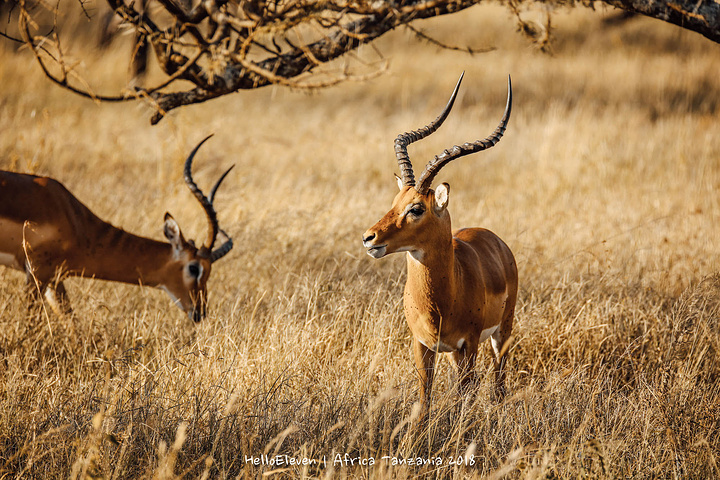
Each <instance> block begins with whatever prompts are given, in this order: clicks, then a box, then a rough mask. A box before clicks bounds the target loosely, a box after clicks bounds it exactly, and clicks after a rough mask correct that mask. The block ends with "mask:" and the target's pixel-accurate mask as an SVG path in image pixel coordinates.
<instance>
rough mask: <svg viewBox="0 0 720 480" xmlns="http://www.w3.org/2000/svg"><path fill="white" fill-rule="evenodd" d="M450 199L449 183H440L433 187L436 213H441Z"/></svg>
mask: <svg viewBox="0 0 720 480" xmlns="http://www.w3.org/2000/svg"><path fill="white" fill-rule="evenodd" d="M449 200H450V185H448V184H447V183H441V184H440V185H438V187H437V188H436V189H435V209H436V210H437V212H438V213H441V212H442V211H443V210H445V209H446V208H447V206H448V201H449Z"/></svg>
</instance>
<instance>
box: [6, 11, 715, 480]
mask: <svg viewBox="0 0 720 480" xmlns="http://www.w3.org/2000/svg"><path fill="white" fill-rule="evenodd" d="M603 14H604V13H603V12H589V11H581V10H575V11H572V12H560V13H558V14H556V16H555V18H554V25H555V26H556V30H555V32H554V34H555V43H554V45H553V54H551V55H547V54H541V53H539V52H537V51H535V50H534V49H533V48H532V47H531V46H530V45H529V44H528V42H527V40H526V39H524V38H523V37H521V36H520V35H518V34H517V33H515V31H514V24H513V20H512V18H511V17H510V15H509V14H508V13H507V11H506V10H504V9H502V8H500V7H482V8H473V9H470V10H468V11H466V12H463V13H461V14H458V15H453V16H449V17H446V18H442V19H436V20H433V21H429V22H426V23H424V24H423V25H422V28H424V29H427V30H428V31H429V32H431V33H432V34H434V35H437V36H439V37H440V38H444V39H452V41H453V42H455V43H470V44H473V45H480V46H482V45H494V46H496V47H497V48H496V50H494V51H492V52H490V53H486V54H482V55H478V56H474V57H470V56H467V55H465V54H462V53H459V52H451V51H446V50H438V49H437V48H436V47H434V46H431V45H428V44H425V43H422V42H419V41H417V40H415V39H414V38H412V36H411V35H410V34H408V33H405V32H401V31H398V32H395V33H393V34H392V35H391V36H389V37H387V38H384V39H382V41H381V42H379V44H378V46H379V48H380V50H382V51H383V53H384V55H385V56H386V58H388V59H389V61H390V69H389V72H388V73H387V74H386V75H383V76H381V77H379V78H377V79H375V80H373V81H370V82H367V83H364V84H344V85H341V86H339V87H334V88H331V89H328V90H323V91H319V92H315V93H312V94H306V93H302V92H292V91H288V90H286V89H283V88H275V89H264V90H260V91H254V92H243V93H241V94H237V95H233V96H230V97H228V98H225V99H221V100H217V101H213V102H209V103H207V104H204V105H198V106H194V107H190V108H184V109H182V110H180V111H177V112H173V113H172V114H171V115H170V116H169V117H168V118H166V119H165V120H163V121H162V123H161V124H160V125H158V126H156V127H149V126H148V118H149V109H148V108H147V107H145V106H143V105H142V104H125V105H109V104H103V105H96V104H94V103H93V102H90V101H86V100H83V99H80V98H78V97H75V96H72V95H70V94H69V93H66V92H64V91H61V90H60V89H58V88H56V87H54V86H51V85H50V84H49V83H48V82H47V81H46V80H45V79H44V78H43V77H42V75H41V74H40V73H39V70H38V69H37V67H36V66H35V65H33V64H32V62H31V61H30V56H29V54H28V53H27V52H23V51H19V52H18V51H14V50H12V48H11V47H9V46H7V44H6V45H5V47H4V49H3V50H1V51H0V55H1V56H2V60H1V61H0V85H2V88H1V89H0V132H2V133H1V134H0V168H3V169H12V170H16V171H22V172H31V173H35V174H45V175H50V176H53V177H55V178H57V179H59V180H61V181H62V182H63V183H64V184H65V185H66V186H67V187H68V188H69V189H70V190H71V191H72V192H74V193H75V194H76V195H77V197H78V198H80V199H81V200H82V201H83V202H85V203H86V204H87V205H88V206H89V207H90V208H91V209H93V210H94V211H95V212H96V213H97V214H98V215H100V216H101V217H103V218H105V219H107V220H109V221H111V222H112V223H114V224H116V225H120V226H122V227H124V228H126V229H127V230H130V231H132V232H134V233H139V234H142V235H146V236H151V237H155V238H161V237H162V235H161V228H162V218H163V213H164V212H165V211H166V210H169V211H171V212H172V213H173V215H174V216H175V218H176V219H177V220H178V221H179V223H180V224H181V227H182V228H183V230H184V232H185V234H186V236H190V237H195V236H201V235H203V232H204V223H203V222H204V220H203V218H202V217H203V216H202V213H201V211H200V209H199V208H198V205H197V203H196V202H195V200H194V199H192V197H191V195H190V194H189V192H188V191H187V189H186V187H185V186H184V185H183V182H182V177H181V166H182V162H183V160H184V158H185V156H186V155H187V153H188V152H189V151H190V149H191V148H192V146H194V144H195V143H196V142H198V141H199V140H200V139H201V138H203V137H204V136H205V135H207V134H208V133H212V132H214V133H215V137H214V138H213V139H212V140H211V141H210V142H209V143H208V144H206V146H204V147H203V149H202V150H201V151H200V153H199V155H198V157H197V159H196V165H197V167H196V174H195V177H196V180H197V181H198V182H199V183H201V184H203V185H206V187H205V188H208V186H209V185H208V183H210V182H212V181H213V180H214V179H215V178H217V176H218V174H219V173H220V172H221V171H222V169H223V168H224V167H226V165H228V164H229V163H236V164H237V165H238V167H237V168H236V170H235V171H233V173H232V174H231V176H230V177H229V178H228V179H227V180H226V181H225V185H224V186H223V189H222V190H221V191H220V193H219V195H218V198H217V199H216V205H217V209H218V212H219V215H220V219H221V222H222V224H223V225H224V226H225V227H226V229H227V230H228V231H229V232H230V234H231V235H232V236H233V238H234V241H235V248H234V250H233V251H232V252H231V253H230V254H229V255H228V256H227V257H226V258H224V259H223V260H222V261H221V262H218V263H217V264H216V265H215V267H214V270H213V272H212V278H211V280H210V292H211V308H210V313H209V318H207V319H206V320H205V321H204V322H203V323H202V324H200V325H199V326H195V325H192V324H191V322H190V321H189V320H188V319H187V317H186V316H185V315H183V314H182V312H181V311H180V310H179V309H177V308H175V307H174V306H172V305H171V302H170V300H169V299H168V298H167V296H166V295H165V294H164V293H162V292H160V291H156V290H153V289H149V288H140V287H133V286H125V285H119V284H114V283H104V282H100V281H91V280H79V279H77V280H70V281H68V282H67V283H68V288H69V293H70V296H71V301H72V303H73V306H74V315H73V316H72V317H66V318H58V317H55V316H53V315H45V314H40V315H30V314H28V313H27V312H26V309H25V305H24V301H23V298H21V293H22V285H23V282H24V276H23V275H21V274H20V273H18V272H14V271H10V270H7V269H3V270H2V281H1V282H0V354H1V355H0V356H1V360H0V372H1V376H0V378H1V380H0V382H1V384H0V392H1V393H0V477H2V478H62V477H71V478H112V479H115V478H158V479H168V478H236V477H238V476H240V477H245V478H252V477H255V476H260V475H261V474H267V475H268V476H271V475H272V476H274V477H280V478H296V477H323V478H331V477H334V476H339V477H351V478H355V477H360V478H408V477H416V476H422V477H432V478H439V477H450V476H452V477H457V478H466V477H489V478H501V477H508V478H578V477H591V478H620V477H624V478H710V477H718V476H720V466H718V462H720V382H719V379H720V364H718V360H717V354H718V349H719V348H720V332H719V331H718V319H719V317H720V300H719V296H718V295H720V276H718V275H717V272H718V270H720V268H719V266H720V255H719V249H718V243H717V239H718V238H720V222H719V221H718V220H719V217H720V203H719V200H720V199H719V197H718V187H719V186H720V135H718V131H719V130H718V120H717V118H718V113H719V110H720V79H719V78H718V75H717V66H718V63H717V58H718V54H719V53H720V50H719V49H720V46H718V45H715V44H712V43H710V42H708V41H706V40H704V39H703V38H701V37H699V36H698V35H695V34H691V33H688V32H683V31H682V30H680V29H677V28H674V27H671V26H668V25H664V24H662V23H660V22H657V21H651V20H645V19H639V18H638V19H633V20H631V21H629V22H627V23H625V24H623V25H622V26H620V27H612V28H611V27H604V26H603V24H602V23H601V22H600V21H599V19H600V17H601V16H602V15H603ZM77 48H79V47H77ZM125 53H126V52H120V53H116V52H113V53H106V54H105V55H104V56H100V55H98V56H97V58H95V59H94V60H92V61H88V62H87V63H86V64H85V65H83V66H82V68H84V69H85V70H84V71H85V72H86V73H87V75H88V78H89V79H90V80H91V81H99V77H101V76H108V77H110V76H115V77H118V76H120V77H122V76H123V75H124V70H123V68H124V65H123V64H124V59H125V58H126V57H125ZM372 54H373V52H371V51H369V50H366V51H362V52H360V55H368V57H371V56H372ZM462 70H465V71H466V76H465V82H464V86H463V89H462V91H461V93H460V97H459V101H458V102H457V103H456V106H455V109H454V111H453V113H452V114H451V116H450V118H449V119H448V121H447V122H446V125H445V126H443V127H442V128H441V129H440V130H439V131H438V132H437V133H436V134H434V135H433V136H432V137H430V138H428V139H427V140H424V141H423V142H420V143H419V144H417V145H413V146H412V147H411V157H412V158H413V159H414V160H415V165H416V169H420V168H421V167H422V166H423V165H424V163H425V162H426V161H427V160H428V159H429V158H430V157H431V155H433V154H435V153H438V152H440V151H441V150H442V149H443V148H446V147H449V146H451V145H452V144H454V143H459V142H464V141H468V140H474V139H476V138H478V137H481V136H485V135H486V134H488V133H489V132H491V131H492V129H494V128H495V126H496V124H497V121H498V120H499V118H500V115H501V114H502V110H503V106H504V96H505V77H506V75H507V74H508V73H510V74H512V77H513V84H514V87H515V89H514V92H515V103H514V107H513V115H512V118H511V121H510V127H509V129H508V132H507V134H506V136H505V137H504V139H503V140H502V142H501V143H500V144H499V145H498V146H497V147H495V148H493V149H492V150H490V151H488V152H486V153H483V154H479V155H476V156H472V157H467V158H463V159H461V160H458V161H456V162H454V163H453V164H452V165H450V166H448V167H446V168H445V169H444V170H443V172H442V174H441V175H440V177H442V178H441V179H439V180H441V181H447V182H449V183H450V185H451V200H450V207H449V208H450V211H451V214H452V216H453V219H454V225H455V226H456V227H461V226H483V227H487V228H490V229H491V230H493V231H494V232H496V233H497V234H498V235H499V236H500V237H501V238H503V239H504V240H505V241H506V242H507V243H508V244H509V245H510V247H511V249H512V250H513V252H514V253H515V256H516V258H517V261H518V265H519V271H520V279H521V281H520V290H521V291H520V296H519V300H518V306H517V317H516V327H515V331H514V334H515V339H514V343H513V345H512V348H511V350H510V359H509V362H508V379H507V381H508V389H509V392H510V394H509V396H508V398H507V399H505V400H504V401H502V402H495V401H493V400H492V395H491V391H492V379H491V362H490V353H489V346H488V345H483V346H482V347H481V348H482V352H481V353H482V357H481V362H480V364H479V366H478V369H479V372H480V374H481V375H480V378H481V381H480V382H479V384H478V386H477V390H476V392H475V395H473V396H464V397H460V396H458V395H457V393H456V391H455V378H454V375H455V374H454V372H453V371H452V368H451V367H450V364H449V362H447V361H446V359H442V361H441V362H440V365H439V369H440V370H439V372H438V375H437V379H436V388H435V396H434V399H433V406H432V411H431V416H430V421H429V422H428V424H427V425H426V426H425V428H424V429H423V430H422V431H419V432H417V431H413V429H412V428H410V426H409V425H410V423H411V420H413V419H414V416H415V417H416V416H417V412H416V409H414V403H415V401H416V400H417V398H418V397H417V386H416V384H415V380H414V376H413V371H412V368H413V367H412V362H411V356H410V348H409V347H410V338H411V335H410V333H409V331H408V329H407V327H406V325H405V322H404V318H403V315H402V308H401V292H402V287H403V284H404V279H405V272H404V258H403V257H402V256H401V255H396V256H392V257H389V258H386V259H383V260H381V261H375V260H373V259H371V258H370V257H368V256H367V255H365V252H364V250H363V248H362V246H361V242H360V237H361V234H362V232H363V231H364V230H365V229H366V228H367V227H369V226H370V225H372V224H373V223H374V222H375V221H376V220H377V219H378V218H379V217H380V216H381V215H382V214H383V213H384V212H385V211H386V210H387V209H388V208H389V205H390V202H391V199H392V198H393V196H394V193H395V189H396V186H395V182H394V179H393V178H392V174H393V172H395V171H396V170H397V166H396V162H395V160H394V155H393V150H392V141H393V139H394V137H395V136H396V135H397V134H398V133H399V132H401V131H405V130H407V129H409V128H416V127H418V126H421V125H423V124H424V123H427V121H429V120H430V119H432V118H434V116H435V115H436V114H437V113H438V111H439V109H441V108H442V105H444V102H445V101H446V99H447V97H448V95H449V93H450V91H451V89H452V86H453V85H454V82H455V80H456V79H457V77H458V75H459V73H460V72H461V71H462ZM96 85H97V84H96ZM261 455H268V456H269V457H270V456H274V455H287V456H288V457H292V458H296V459H303V458H305V459H316V460H318V459H319V460H322V459H323V458H325V460H326V464H324V465H323V464H319V465H306V466H302V465H300V466H297V465H279V464H275V465H255V464H254V463H253V461H250V460H248V458H247V457H253V458H255V459H259V458H260V456H261ZM337 455H340V457H337ZM382 457H395V458H397V459H406V460H407V459H411V458H413V459H416V458H420V459H423V460H426V461H427V460H431V459H436V458H441V459H442V460H443V463H442V464H437V460H435V464H434V465H432V464H426V465H422V466H417V465H409V464H407V463H405V464H399V465H394V464H393V463H392V461H391V460H387V459H382ZM282 458H283V459H284V458H285V457H282ZM338 458H342V462H338V461H337V460H338ZM346 458H347V459H348V461H347V462H346ZM370 458H373V459H374V460H375V462H376V463H375V465H372V466H367V465H359V463H360V461H362V460H366V461H368V460H369V459H370ZM459 458H460V459H461V461H460V462H457V460H458V459H459ZM350 459H356V460H355V461H354V462H353V463H352V464H351V462H350ZM357 459H360V460H357ZM452 460H454V461H455V463H465V462H467V463H472V464H471V465H467V464H464V465H457V464H455V465H453V464H450V462H451V461H452Z"/></svg>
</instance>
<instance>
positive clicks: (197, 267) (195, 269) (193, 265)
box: [187, 263, 200, 278]
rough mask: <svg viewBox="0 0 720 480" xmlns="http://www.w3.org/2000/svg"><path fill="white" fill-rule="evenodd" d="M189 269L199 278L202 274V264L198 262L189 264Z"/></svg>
mask: <svg viewBox="0 0 720 480" xmlns="http://www.w3.org/2000/svg"><path fill="white" fill-rule="evenodd" d="M187 269H188V273H189V274H190V276H191V277H193V278H198V277H199V276H200V265H198V264H197V263H191V264H190V265H188V267H187Z"/></svg>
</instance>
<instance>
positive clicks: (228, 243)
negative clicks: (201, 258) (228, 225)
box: [210, 228, 233, 263]
mask: <svg viewBox="0 0 720 480" xmlns="http://www.w3.org/2000/svg"><path fill="white" fill-rule="evenodd" d="M219 231H220V234H221V235H222V236H223V237H225V238H226V240H225V242H223V244H222V245H220V246H219V247H218V248H216V249H215V250H213V251H212V253H211V254H210V263H215V261H216V260H220V259H221V258H222V257H224V256H225V255H227V254H228V252H229V251H230V250H232V248H233V241H232V238H230V236H229V235H228V234H227V233H225V230H223V229H222V228H221V229H219Z"/></svg>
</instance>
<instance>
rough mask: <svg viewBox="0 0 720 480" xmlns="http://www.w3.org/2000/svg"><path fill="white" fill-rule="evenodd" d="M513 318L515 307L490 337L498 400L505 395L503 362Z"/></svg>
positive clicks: (508, 312) (508, 347)
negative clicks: (493, 355)
mask: <svg viewBox="0 0 720 480" xmlns="http://www.w3.org/2000/svg"><path fill="white" fill-rule="evenodd" d="M514 316H515V307H512V308H510V309H509V310H508V311H507V314H506V316H505V319H504V320H503V323H502V324H501V326H500V328H499V329H498V330H497V331H496V332H495V333H493V334H492V336H491V337H490V342H491V343H492V348H493V353H494V354H495V359H494V366H495V369H494V370H495V396H496V397H497V399H498V400H502V399H503V398H505V395H506V393H507V391H506V390H505V362H506V360H507V352H508V350H509V349H510V345H509V344H508V341H509V340H510V334H511V333H512V325H513V319H514Z"/></svg>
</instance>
